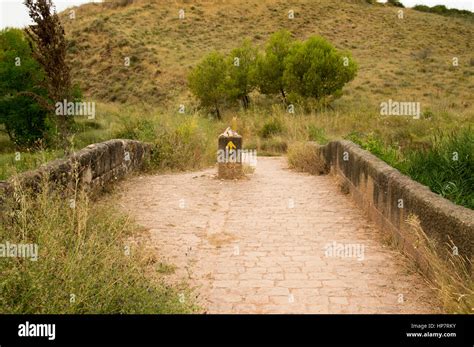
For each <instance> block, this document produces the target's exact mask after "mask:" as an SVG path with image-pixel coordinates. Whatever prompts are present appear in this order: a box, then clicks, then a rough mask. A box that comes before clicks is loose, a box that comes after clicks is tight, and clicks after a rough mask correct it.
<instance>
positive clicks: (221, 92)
mask: <svg viewBox="0 0 474 347" xmlns="http://www.w3.org/2000/svg"><path fill="white" fill-rule="evenodd" d="M227 72H228V66H227V65H226V61H225V58H224V56H223V55H222V54H220V53H218V52H211V53H209V54H208V55H207V56H206V57H205V58H204V59H203V60H202V61H201V62H200V63H199V64H198V65H197V66H196V67H195V68H194V69H193V70H192V71H191V73H190V74H189V78H188V80H189V88H190V90H191V92H192V93H193V94H194V95H195V96H196V97H197V98H198V99H199V101H200V102H201V105H202V106H205V107H213V108H214V110H215V112H216V114H217V118H219V119H220V117H221V115H220V110H219V108H220V106H221V105H222V104H223V103H224V102H225V101H226V99H227V96H228V94H227V86H226V82H227Z"/></svg>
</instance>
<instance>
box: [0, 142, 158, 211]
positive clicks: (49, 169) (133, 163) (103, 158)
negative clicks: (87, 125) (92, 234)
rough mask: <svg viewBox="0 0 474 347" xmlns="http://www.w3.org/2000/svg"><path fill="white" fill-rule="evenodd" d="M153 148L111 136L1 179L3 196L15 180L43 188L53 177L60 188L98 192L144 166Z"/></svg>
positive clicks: (32, 187) (26, 185)
mask: <svg viewBox="0 0 474 347" xmlns="http://www.w3.org/2000/svg"><path fill="white" fill-rule="evenodd" d="M150 152H151V146H150V145H149V144H145V143H142V142H139V141H134V140H109V141H106V142H102V143H97V144H93V145H89V146H87V147H86V148H84V149H82V150H80V151H78V152H75V153H73V154H71V155H70V156H69V157H67V158H65V159H58V160H54V161H51V162H49V163H47V164H45V165H42V166H41V167H39V168H38V169H37V170H33V171H28V172H25V173H22V174H20V175H17V176H16V177H14V178H12V179H11V180H10V181H8V182H5V181H3V182H0V199H1V195H2V194H3V195H6V194H8V193H9V192H11V191H12V187H13V184H14V183H13V182H14V181H15V182H17V183H19V184H21V185H22V186H23V187H25V188H28V189H32V190H35V191H37V190H39V189H41V186H42V184H43V182H44V181H49V182H52V183H54V185H52V186H54V187H55V188H59V189H65V190H74V189H75V187H76V186H78V187H81V188H84V189H85V190H87V191H90V192H93V193H94V192H98V191H100V190H102V189H103V188H104V187H105V186H106V185H107V184H109V183H111V182H114V181H116V180H118V179H120V178H122V177H124V176H125V175H126V174H127V173H129V172H130V171H133V170H136V169H140V168H141V167H142V166H143V164H144V163H145V161H146V160H148V158H149V156H150ZM0 204H1V201H0Z"/></svg>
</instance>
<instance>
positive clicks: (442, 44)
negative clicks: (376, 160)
mask: <svg viewBox="0 0 474 347" xmlns="http://www.w3.org/2000/svg"><path fill="white" fill-rule="evenodd" d="M180 9H184V10H185V19H181V20H180V19H179V18H178V12H179V10H180ZM75 10H76V19H74V20H70V19H69V18H68V17H67V15H68V11H65V13H63V17H62V18H63V23H64V25H65V27H66V32H67V36H68V38H69V39H70V40H71V45H70V52H71V58H72V62H73V72H74V77H75V78H76V79H77V80H78V81H80V83H81V85H82V87H83V88H84V90H85V91H86V95H88V96H90V97H91V98H95V99H100V100H104V101H119V102H144V103H147V104H150V103H151V104H156V103H160V104H163V103H166V102H171V103H174V104H176V103H177V102H180V101H183V100H185V101H186V100H187V91H186V75H187V73H188V71H189V69H190V68H191V67H192V66H193V65H195V64H196V63H197V62H198V61H199V60H200V59H201V58H202V56H203V55H204V54H205V53H207V52H209V51H211V50H214V49H217V50H220V51H223V52H228V51H230V49H231V48H232V47H234V46H235V44H236V42H237V41H240V40H241V39H243V38H245V37H249V38H251V39H252V41H253V42H254V43H255V44H257V45H262V44H263V43H264V42H265V40H266V39H267V38H268V36H269V35H270V34H271V33H273V32H275V31H276V30H278V29H281V28H286V29H288V30H290V31H291V32H292V33H293V34H294V36H295V37H296V38H300V39H304V38H307V37H309V36H311V35H322V36H324V37H326V38H327V39H328V40H330V41H331V42H332V43H333V44H334V45H335V46H336V47H337V48H340V49H347V50H350V51H351V52H352V54H353V56H354V58H355V59H356V61H357V62H358V64H359V66H360V71H359V74H358V76H357V78H356V79H355V80H354V81H353V82H352V83H351V84H350V85H349V86H348V87H347V88H346V90H345V96H344V98H343V99H342V100H341V102H342V103H349V105H354V106H355V105H358V103H359V102H360V101H362V103H363V104H364V105H370V106H375V107H378V105H379V104H380V102H381V101H383V100H386V99H388V98H392V99H398V100H402V101H404V100H416V101H420V102H421V103H422V105H424V106H429V105H432V104H439V103H440V102H444V103H446V106H449V107H451V108H453V109H455V110H457V111H464V110H465V109H468V110H470V111H472V109H473V105H472V104H473V102H472V97H470V96H472V94H473V92H474V83H473V76H474V56H473V54H472V51H473V40H472V39H473V38H474V24H473V22H472V21H469V20H465V19H460V18H446V17H443V16H439V15H435V14H430V13H422V12H419V11H414V10H411V9H403V11H404V18H403V19H399V18H398V11H399V10H400V9H399V8H397V7H391V6H380V5H370V4H368V3H367V2H366V1H354V0H353V1H349V0H341V1H332V0H318V1H313V0H300V1H278V0H266V1H260V0H258V1H257V0H254V1H237V0H230V1H225V2H223V1H176V2H169V1H165V0H157V1H140V0H136V1H135V2H134V3H132V4H131V5H127V6H123V7H121V6H119V7H115V8H112V7H110V6H107V5H104V4H88V5H83V6H81V7H79V8H76V9H75ZM289 10H293V11H294V13H295V18H294V19H292V20H290V19H288V11H289ZM125 57H130V59H131V65H130V66H129V67H125V66H124V58H125ZM453 57H457V58H458V59H459V66H458V67H456V68H455V67H453V66H452V58H453ZM424 109H426V107H424Z"/></svg>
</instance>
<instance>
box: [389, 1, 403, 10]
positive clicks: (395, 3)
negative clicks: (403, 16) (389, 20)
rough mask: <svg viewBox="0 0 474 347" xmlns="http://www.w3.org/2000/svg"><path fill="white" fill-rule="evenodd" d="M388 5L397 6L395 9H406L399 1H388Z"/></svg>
mask: <svg viewBox="0 0 474 347" xmlns="http://www.w3.org/2000/svg"><path fill="white" fill-rule="evenodd" d="M387 3H388V4H390V5H392V6H395V7H402V8H404V7H405V6H403V4H402V3H401V2H400V1H398V0H387Z"/></svg>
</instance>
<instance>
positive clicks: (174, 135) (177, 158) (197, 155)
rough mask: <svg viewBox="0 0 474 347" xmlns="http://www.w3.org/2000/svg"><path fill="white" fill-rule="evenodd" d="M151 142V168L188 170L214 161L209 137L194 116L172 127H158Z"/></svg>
mask: <svg viewBox="0 0 474 347" xmlns="http://www.w3.org/2000/svg"><path fill="white" fill-rule="evenodd" d="M153 143H154V149H153V155H152V160H151V163H150V164H151V168H152V169H158V170H188V169H197V168H201V167H202V166H203V165H206V164H210V163H212V162H215V152H212V150H211V145H210V144H209V137H207V136H206V135H205V134H204V132H203V131H202V129H200V128H199V126H198V123H197V119H196V117H194V118H189V119H186V120H184V121H183V122H181V123H180V124H178V125H177V126H176V127H174V128H162V129H160V130H159V132H158V133H157V134H156V137H155V140H154V141H153Z"/></svg>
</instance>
